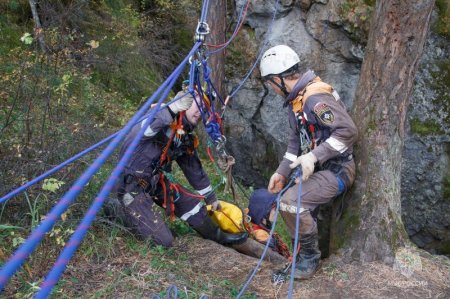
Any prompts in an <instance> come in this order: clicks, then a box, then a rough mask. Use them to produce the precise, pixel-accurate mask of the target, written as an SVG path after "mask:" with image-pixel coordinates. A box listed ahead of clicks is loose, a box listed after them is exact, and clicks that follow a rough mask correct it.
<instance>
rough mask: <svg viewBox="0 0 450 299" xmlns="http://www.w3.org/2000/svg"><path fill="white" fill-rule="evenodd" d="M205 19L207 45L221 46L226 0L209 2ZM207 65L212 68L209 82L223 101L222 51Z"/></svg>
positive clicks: (223, 74) (223, 35)
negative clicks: (208, 27) (209, 30)
mask: <svg viewBox="0 0 450 299" xmlns="http://www.w3.org/2000/svg"><path fill="white" fill-rule="evenodd" d="M207 19H208V24H209V26H210V28H211V33H210V35H209V39H208V43H210V44H213V45H217V44H223V43H224V42H225V31H226V0H213V1H211V2H210V4H209V10H208V18H207ZM209 65H210V67H211V68H212V73H211V81H212V82H213V84H214V87H215V88H216V90H217V92H218V93H219V95H220V97H221V98H222V99H223V100H225V99H224V97H225V96H226V95H225V85H224V84H223V82H224V79H225V68H224V51H220V52H217V53H215V54H213V55H212V56H211V57H210V63H209Z"/></svg>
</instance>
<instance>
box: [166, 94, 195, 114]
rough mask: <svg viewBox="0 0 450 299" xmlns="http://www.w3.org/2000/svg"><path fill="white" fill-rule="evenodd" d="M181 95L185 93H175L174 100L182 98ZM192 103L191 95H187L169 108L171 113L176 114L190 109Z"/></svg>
mask: <svg viewBox="0 0 450 299" xmlns="http://www.w3.org/2000/svg"><path fill="white" fill-rule="evenodd" d="M183 94H185V92H183V91H180V92H179V93H177V95H176V96H175V98H174V99H176V98H178V97H180V96H182V95H183ZM193 101H194V98H193V97H192V95H190V94H187V95H185V96H184V97H182V98H181V99H178V100H177V101H175V102H173V103H172V104H170V105H169V108H170V110H172V112H173V113H175V114H177V113H178V112H181V111H185V110H188V109H189V108H190V107H191V105H192V102H193Z"/></svg>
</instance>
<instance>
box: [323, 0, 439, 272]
mask: <svg viewBox="0 0 450 299" xmlns="http://www.w3.org/2000/svg"><path fill="white" fill-rule="evenodd" d="M433 5H434V1H432V0H408V1H406V0H389V1H377V3H376V10H375V12H374V15H373V17H372V24H371V29H370V33H369V40H368V44H367V47H366V52H365V57H364V62H363V65H362V70H361V77H360V81H359V84H358V88H357V91H356V97H355V102H354V107H353V112H354V113H353V119H354V121H355V123H357V124H358V127H359V140H358V142H357V144H356V148H355V157H356V159H355V162H356V167H357V177H356V181H355V184H354V188H353V190H352V191H351V193H350V194H349V195H347V198H346V202H347V207H346V210H345V211H344V214H343V215H342V219H340V220H339V221H337V220H336V219H335V220H334V223H333V225H332V233H331V243H330V249H331V250H332V251H336V249H338V248H340V249H342V251H341V253H343V255H344V258H348V259H352V260H359V261H366V262H367V261H374V260H381V261H384V262H386V263H392V262H393V261H394V257H395V252H396V250H397V249H398V248H399V247H402V246H404V245H406V244H408V243H409V239H408V235H407V234H406V231H405V229H404V225H403V223H402V220H401V202H400V173H401V162H402V155H401V153H402V147H403V140H404V136H405V116H406V109H407V107H408V104H409V97H410V94H411V90H412V86H413V83H414V78H415V74H416V71H417V68H418V64H419V61H420V58H421V55H422V51H423V47H424V44H425V40H426V36H427V31H428V28H429V21H430V16H431V12H432V9H433Z"/></svg>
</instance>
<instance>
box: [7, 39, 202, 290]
mask: <svg viewBox="0 0 450 299" xmlns="http://www.w3.org/2000/svg"><path fill="white" fill-rule="evenodd" d="M200 45H201V43H196V44H195V45H194V47H193V49H192V50H191V52H190V55H192V54H191V53H194V52H195V51H197V49H198V48H199V47H200ZM190 55H189V56H190ZM189 56H188V57H189ZM188 57H187V58H185V60H184V63H185V62H186V61H187V60H188ZM179 68H180V67H178V68H177V69H176V70H175V71H174V72H173V73H172V74H171V75H170V76H169V78H167V79H166V81H165V82H164V83H163V84H162V85H161V86H160V87H159V88H158V89H157V91H156V92H155V93H154V94H153V95H152V97H151V98H149V99H148V100H147V102H146V103H145V104H144V105H143V106H142V107H141V109H139V111H138V112H137V113H136V114H135V116H134V117H133V118H132V119H131V120H130V121H129V122H128V123H127V125H126V126H125V128H124V129H123V130H121V131H120V132H119V134H118V135H117V136H116V137H115V138H114V139H113V140H112V141H111V143H110V144H109V145H108V147H107V148H106V149H105V150H104V151H103V152H102V153H101V154H100V156H99V157H98V158H97V159H96V160H95V161H94V162H93V163H92V164H91V165H90V166H89V168H88V169H87V170H86V171H85V172H84V173H83V174H82V175H81V176H80V178H78V180H77V181H76V182H75V184H74V185H73V186H72V187H71V188H70V190H69V191H68V192H67V193H66V194H65V195H64V196H63V198H62V199H61V200H60V201H59V202H58V204H56V206H54V207H53V209H52V210H51V211H50V213H48V214H47V216H46V218H45V219H44V220H43V221H42V222H41V224H40V225H39V226H38V227H37V228H36V229H35V230H34V231H33V233H32V234H31V235H30V236H29V237H28V239H27V240H26V241H25V242H24V243H23V244H22V245H21V246H20V247H19V249H17V250H16V252H15V253H14V255H13V256H12V257H11V258H10V259H9V260H8V262H6V263H5V265H4V266H3V267H2V269H1V271H0V292H1V291H2V290H3V288H4V287H5V285H6V283H7V282H8V281H9V279H10V278H11V276H12V275H13V274H14V273H15V272H16V271H17V269H18V268H19V267H20V266H21V265H22V264H23V262H24V261H25V259H26V258H27V257H28V256H29V255H30V254H31V253H32V252H33V251H34V249H35V248H36V246H37V245H38V244H39V243H40V241H41V240H42V238H43V237H44V236H45V234H46V233H47V232H48V231H49V230H50V229H51V228H52V227H53V225H54V223H55V222H56V220H58V219H59V218H60V217H61V215H62V214H63V213H64V212H65V211H66V210H67V209H68V207H69V205H70V204H71V203H72V202H73V201H74V199H75V198H76V197H77V196H78V194H79V193H80V192H81V191H82V189H83V188H84V187H85V186H86V184H87V183H88V182H89V180H90V179H91V178H92V176H93V175H94V174H95V173H96V172H97V171H98V169H99V168H100V167H101V166H102V165H103V164H104V163H105V161H106V159H107V158H108V157H109V156H110V155H111V154H112V153H113V151H114V149H115V148H116V147H117V146H118V145H119V144H120V142H121V141H122V140H123V139H124V138H125V136H126V134H127V133H128V132H129V131H130V130H131V128H132V127H133V125H134V123H135V122H136V121H137V120H138V119H139V118H140V117H141V116H142V115H143V114H144V113H145V111H147V110H148V108H149V107H150V105H151V104H152V102H153V101H154V100H155V99H156V97H157V96H158V95H159V94H160V93H161V91H162V90H163V89H164V88H165V87H167V85H168V84H169V83H170V82H171V80H172V79H173V77H174V76H175V75H176V73H177V71H178V70H179Z"/></svg>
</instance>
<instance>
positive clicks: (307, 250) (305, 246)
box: [294, 234, 320, 280]
mask: <svg viewBox="0 0 450 299" xmlns="http://www.w3.org/2000/svg"><path fill="white" fill-rule="evenodd" d="M299 241H300V252H299V254H298V255H297V259H296V261H295V274H294V278H295V279H299V280H303V279H309V278H311V277H313V275H314V274H315V273H316V272H317V270H319V267H320V250H319V239H318V235H317V234H309V235H300V240H299Z"/></svg>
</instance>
